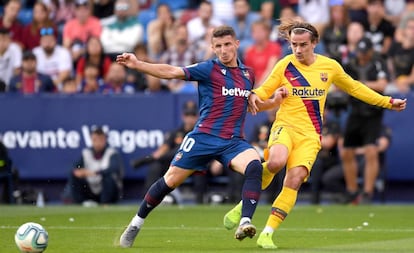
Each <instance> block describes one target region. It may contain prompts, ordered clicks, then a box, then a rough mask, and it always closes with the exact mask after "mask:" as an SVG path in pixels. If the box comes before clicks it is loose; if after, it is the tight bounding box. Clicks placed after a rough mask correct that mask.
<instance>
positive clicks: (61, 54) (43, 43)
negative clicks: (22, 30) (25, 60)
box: [33, 27, 72, 91]
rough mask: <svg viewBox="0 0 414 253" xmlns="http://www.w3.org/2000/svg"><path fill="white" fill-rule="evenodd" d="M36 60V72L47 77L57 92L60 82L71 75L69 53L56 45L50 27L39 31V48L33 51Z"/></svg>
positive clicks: (53, 33)
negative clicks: (50, 79)
mask: <svg viewBox="0 0 414 253" xmlns="http://www.w3.org/2000/svg"><path fill="white" fill-rule="evenodd" d="M33 53H34V54H35V55H36V59H37V71H38V72H40V73H42V74H46V75H49V76H50V77H51V78H52V80H53V83H54V84H55V86H56V87H57V90H59V91H60V89H61V87H60V85H61V84H62V81H63V80H65V79H66V78H67V77H68V76H70V75H71V73H72V58H71V57H70V52H69V51H68V50H67V49H66V48H64V47H63V46H61V45H58V44H57V40H56V30H54V29H53V28H52V27H47V28H46V27H45V28H42V29H40V46H38V47H35V48H34V49H33Z"/></svg>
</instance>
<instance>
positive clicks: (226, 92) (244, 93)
mask: <svg viewBox="0 0 414 253" xmlns="http://www.w3.org/2000/svg"><path fill="white" fill-rule="evenodd" d="M221 94H222V95H223V96H235V97H246V98H247V97H248V96H249V95H250V91H249V90H242V89H240V88H232V89H227V88H226V87H222V88H221Z"/></svg>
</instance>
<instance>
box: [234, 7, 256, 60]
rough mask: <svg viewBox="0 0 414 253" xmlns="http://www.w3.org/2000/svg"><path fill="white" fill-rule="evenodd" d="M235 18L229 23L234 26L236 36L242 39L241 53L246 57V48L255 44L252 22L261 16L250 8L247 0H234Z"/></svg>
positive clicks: (242, 56)
mask: <svg viewBox="0 0 414 253" xmlns="http://www.w3.org/2000/svg"><path fill="white" fill-rule="evenodd" d="M233 3H234V7H233V8H234V18H232V19H231V20H230V21H229V22H228V23H227V24H228V25H229V26H231V27H233V29H234V31H235V32H236V36H237V38H238V39H239V41H240V46H239V55H240V57H241V58H243V59H244V53H245V51H246V49H247V48H248V47H249V46H251V45H252V44H253V38H252V35H251V34H252V33H251V31H252V24H253V23H254V22H255V21H256V20H258V19H259V18H260V16H259V15H257V13H254V12H252V11H251V10H250V5H249V2H248V1H247V0H234V1H233Z"/></svg>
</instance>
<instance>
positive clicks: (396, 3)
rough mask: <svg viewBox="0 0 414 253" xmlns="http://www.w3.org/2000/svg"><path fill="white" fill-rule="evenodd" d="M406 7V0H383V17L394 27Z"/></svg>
mask: <svg viewBox="0 0 414 253" xmlns="http://www.w3.org/2000/svg"><path fill="white" fill-rule="evenodd" d="M407 7H408V5H407V1H406V0H384V8H385V19H386V20H388V21H390V22H391V24H392V25H393V26H394V27H396V26H398V24H399V23H400V21H401V17H403V16H404V13H405V11H406V8H407Z"/></svg>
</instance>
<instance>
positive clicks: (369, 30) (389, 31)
mask: <svg viewBox="0 0 414 253" xmlns="http://www.w3.org/2000/svg"><path fill="white" fill-rule="evenodd" d="M367 14H368V15H367V18H366V19H365V20H363V21H362V25H363V26H364V29H365V36H366V37H368V38H370V39H371V41H372V43H373V44H374V50H375V51H376V52H378V53H380V54H381V55H382V56H383V57H384V58H386V57H387V54H388V50H389V48H390V46H391V42H392V39H393V37H394V30H395V27H394V26H393V25H392V24H391V23H390V22H389V21H388V20H386V19H385V8H384V0H368V5H367Z"/></svg>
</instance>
